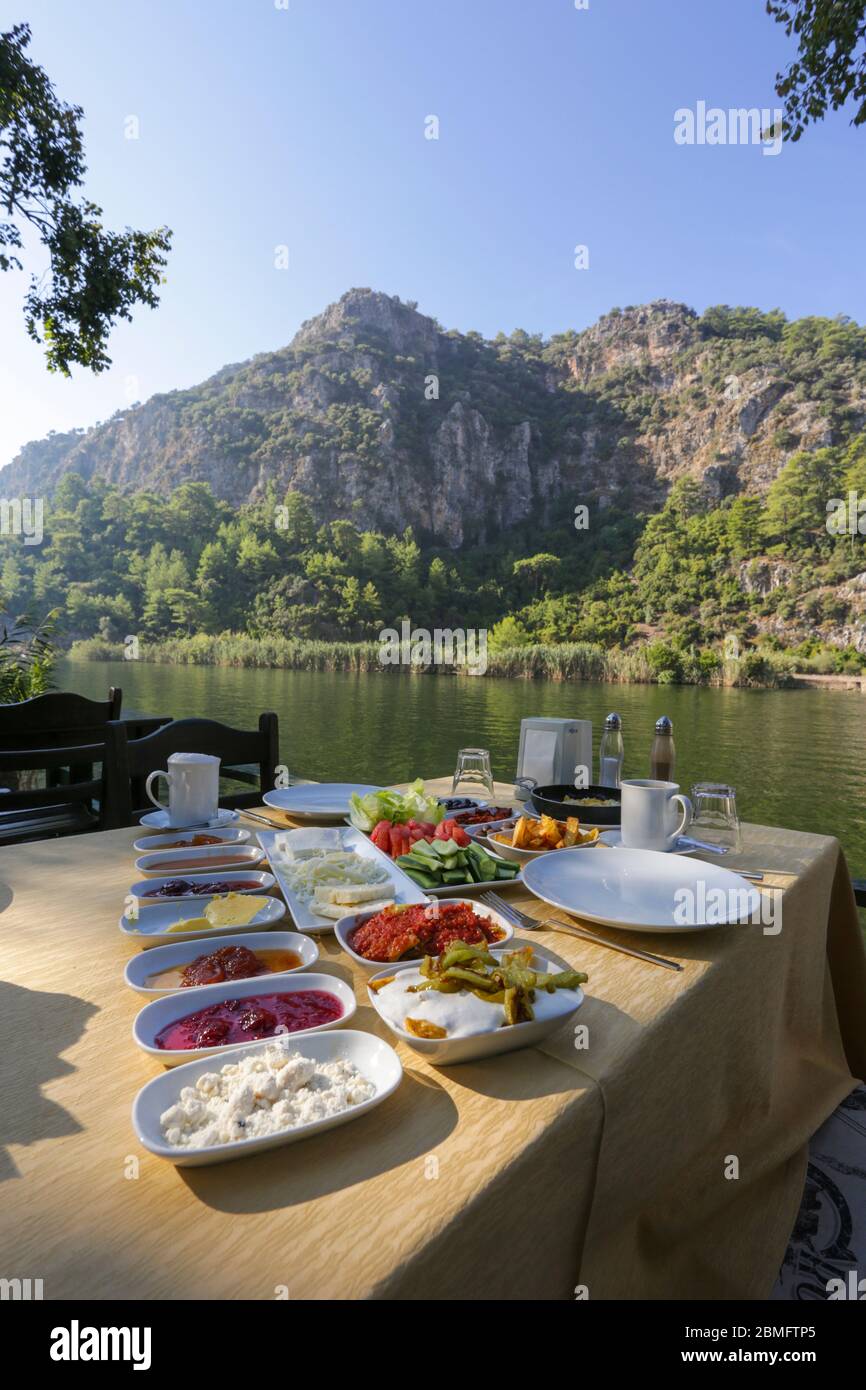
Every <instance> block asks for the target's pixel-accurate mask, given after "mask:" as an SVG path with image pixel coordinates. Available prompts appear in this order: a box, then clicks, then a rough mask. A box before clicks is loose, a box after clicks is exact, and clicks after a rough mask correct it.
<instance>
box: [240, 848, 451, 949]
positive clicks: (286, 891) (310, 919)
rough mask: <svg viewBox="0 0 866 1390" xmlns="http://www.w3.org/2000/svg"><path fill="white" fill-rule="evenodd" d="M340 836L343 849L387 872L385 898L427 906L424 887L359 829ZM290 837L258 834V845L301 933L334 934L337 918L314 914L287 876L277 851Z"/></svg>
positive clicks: (383, 885)
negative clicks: (370, 861)
mask: <svg viewBox="0 0 866 1390" xmlns="http://www.w3.org/2000/svg"><path fill="white" fill-rule="evenodd" d="M298 833H299V834H300V833H301V832H300V831H299V832H298ZM303 834H305V835H307V834H309V831H307V830H305V831H303ZM339 834H340V840H341V844H342V847H343V849H351V850H354V851H355V853H356V854H359V855H361V856H362V857H363V858H365V859H374V860H375V861H376V862H377V863H379V864H381V865H382V867H383V868H384V869H387V871H388V878H389V880H390V881H389V882H387V883H386V882H383V884H382V897H383V898H393V899H394V901H395V902H397V903H425V902H426V901H427V894H426V893H425V892H424V890H423V888H419V887H418V885H417V883H413V881H412V879H411V878H410V877H409V875H408V874H404V872H403V870H402V869H401V868H400V867H399V866H398V865H397V864H395V863H394V861H393V859H389V858H388V855H387V854H383V853H382V851H381V850H380V849H377V848H376V846H375V845H374V844H373V841H372V840H369V839H368V838H367V836H366V835H362V833H361V831H360V830H355V829H350V828H346V829H345V830H344V829H342V828H341V829H340V831H339ZM291 835H292V831H291V830H259V831H257V838H258V842H259V844H260V845H261V847H262V849H263V850H264V852H265V854H266V855H267V856H268V863H269V864H270V867H271V872H272V873H273V875H274V877H275V878H276V880H277V883H278V884H279V886H280V891H281V892H282V895H283V897H284V898H285V900H286V904H287V905H288V909H289V912H290V913H291V914H292V920H293V921H294V923H295V926H296V927H297V928H298V931H321V932H332V931H333V930H334V928H335V926H336V925H337V919H336V918H333V917H320V916H319V914H318V913H316V912H314V911H313V909H312V906H311V905H310V904H309V903H305V902H303V901H302V900H301V898H299V897H298V895H297V893H296V892H295V890H294V889H293V888H292V885H291V884H290V883H289V880H288V878H287V877H286V872H285V867H284V865H283V863H282V861H281V859H280V856H279V855H278V854H277V853H276V852H275V849H276V843H277V841H279V840H282V839H288V840H289V842H291ZM348 910H349V909H347V911H348Z"/></svg>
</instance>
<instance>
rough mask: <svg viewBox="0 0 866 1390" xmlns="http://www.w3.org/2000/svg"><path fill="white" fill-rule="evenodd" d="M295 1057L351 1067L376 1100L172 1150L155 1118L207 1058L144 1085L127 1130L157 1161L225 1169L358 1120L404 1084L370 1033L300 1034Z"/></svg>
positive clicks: (228, 1058)
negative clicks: (258, 1133)
mask: <svg viewBox="0 0 866 1390" xmlns="http://www.w3.org/2000/svg"><path fill="white" fill-rule="evenodd" d="M270 1041H271V1039H266V1040H264V1041H262V1042H258V1043H245V1044H243V1045H242V1046H241V1047H233V1048H228V1049H227V1050H226V1051H225V1052H223V1054H222V1056H221V1057H220V1058H219V1060H218V1064H217V1065H218V1066H225V1065H227V1064H228V1063H231V1062H237V1061H238V1060H239V1059H240V1058H241V1057H244V1056H248V1055H249V1054H250V1052H251V1051H252V1050H253V1049H254V1048H259V1049H262V1050H263V1049H264V1048H265V1047H267V1046H268V1044H269V1042H270ZM298 1051H299V1052H300V1053H302V1054H303V1056H305V1057H311V1058H313V1059H314V1060H315V1061H317V1062H335V1061H337V1060H338V1059H339V1058H345V1059H346V1060H347V1061H349V1062H352V1063H354V1065H355V1066H356V1067H357V1068H358V1070H359V1071H360V1072H361V1073H362V1075H363V1076H365V1077H366V1078H367V1080H368V1081H371V1082H372V1083H373V1085H375V1087H376V1094H375V1095H374V1096H371V1097H370V1099H369V1100H364V1101H361V1102H360V1104H359V1105H353V1106H352V1107H351V1109H349V1110H343V1111H341V1113H340V1114H339V1115H332V1116H329V1117H328V1118H327V1119H324V1120H314V1121H313V1122H312V1123H311V1124H306V1125H298V1126H297V1127H296V1128H295V1129H284V1130H280V1131H279V1132H278V1133H276V1134H268V1135H265V1136H263V1137H262V1138H257V1139H236V1140H234V1141H233V1142H231V1143H228V1144H213V1145H211V1146H209V1147H207V1148H176V1147H175V1146H174V1145H171V1144H167V1143H166V1141H165V1139H164V1137H163V1135H162V1131H161V1128H160V1123H159V1120H160V1116H161V1115H163V1114H164V1113H165V1111H166V1110H168V1108H169V1106H171V1105H173V1104H174V1103H175V1101H176V1100H177V1098H178V1096H179V1095H180V1092H181V1090H182V1088H183V1087H184V1086H194V1085H195V1083H196V1081H197V1080H198V1078H199V1077H200V1076H202V1075H203V1074H204V1073H205V1072H208V1071H213V1070H214V1068H215V1063H214V1061H213V1060H212V1059H211V1058H209V1057H208V1058H204V1059H202V1060H200V1061H197V1062H186V1063H184V1064H183V1065H182V1066H179V1067H174V1068H172V1070H171V1071H166V1072H162V1073H161V1075H159V1076H155V1077H154V1078H153V1080H152V1081H148V1083H147V1085H146V1086H143V1087H142V1089H141V1090H140V1091H139V1093H138V1095H137V1096H136V1098H135V1101H134V1102H133V1106H132V1127H133V1129H134V1130H135V1133H136V1135H137V1137H138V1140H139V1142H140V1143H141V1144H143V1145H144V1147H145V1148H146V1149H148V1150H149V1151H150V1152H151V1153H152V1154H156V1156H157V1157H158V1158H164V1159H166V1160H167V1161H168V1162H169V1163H174V1164H177V1165H178V1166H179V1167H186V1168H192V1167H200V1166H202V1165H204V1164H206V1163H225V1162H227V1161H228V1160H230V1159H235V1158H246V1157H247V1156H249V1155H251V1154H255V1153H261V1152H262V1151H263V1150H265V1149H276V1148H279V1147H281V1146H282V1145H283V1144H293V1143H294V1142H295V1141H296V1140H297V1139H308V1138H310V1137H311V1136H312V1135H315V1134H321V1133H323V1132H324V1131H325V1130H327V1129H334V1128H336V1126H337V1125H342V1124H346V1123H347V1122H348V1121H349V1120H355V1119H358V1118H359V1117H360V1116H361V1115H365V1114H366V1113H367V1111H368V1110H373V1109H374V1108H375V1107H376V1106H377V1105H381V1104H382V1101H383V1100H387V1098H388V1096H390V1095H391V1094H392V1093H393V1092H394V1091H396V1089H397V1087H398V1086H399V1085H400V1082H401V1080H402V1078H403V1067H402V1064H401V1062H400V1058H399V1057H398V1056H397V1053H396V1052H395V1051H394V1049H393V1047H391V1045H390V1044H389V1043H387V1042H385V1041H384V1039H383V1038H377V1037H376V1036H375V1035H374V1034H372V1033H360V1032H357V1031H355V1030H354V1029H351V1028H347V1029H344V1030H343V1031H341V1032H338V1033H304V1034H300V1035H299V1037H298Z"/></svg>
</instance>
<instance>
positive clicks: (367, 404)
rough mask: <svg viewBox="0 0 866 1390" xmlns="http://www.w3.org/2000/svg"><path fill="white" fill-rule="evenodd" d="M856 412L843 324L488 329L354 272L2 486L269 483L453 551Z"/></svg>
mask: <svg viewBox="0 0 866 1390" xmlns="http://www.w3.org/2000/svg"><path fill="white" fill-rule="evenodd" d="M864 423H866V334H864V333H863V331H862V330H861V329H859V328H858V327H857V326H856V325H853V324H850V323H849V322H847V321H846V320H843V319H840V320H834V321H827V320H801V321H799V322H796V323H787V322H786V321H785V319H784V316H782V315H781V314H778V313H771V314H762V313H760V312H759V311H757V310H749V309H744V310H727V309H720V310H710V311H709V312H708V313H707V314H705V315H703V316H702V317H699V316H698V315H697V314H696V313H695V312H694V311H693V310H691V309H689V308H688V307H686V306H685V305H682V304H675V303H672V302H670V301H667V300H659V301H656V302H655V303H652V304H648V305H644V306H642V307H638V308H627V309H625V310H622V311H620V310H614V311H613V312H612V313H610V314H608V315H606V316H605V317H603V318H602V319H600V320H599V322H598V323H596V324H595V325H594V326H593V327H591V328H589V329H587V330H585V331H584V332H581V333H577V332H565V333H562V334H559V335H556V336H555V337H553V338H551V339H550V340H547V341H544V340H542V339H541V338H539V337H537V336H533V335H530V334H526V333H522V332H520V331H518V332H516V333H514V334H512V335H511V336H510V337H508V338H506V337H505V336H504V335H502V334H500V335H499V336H498V337H497V338H496V339H495V340H493V341H488V340H485V339H483V338H481V337H480V335H478V334H475V333H458V332H456V331H453V330H452V331H446V330H444V329H443V328H442V327H441V326H440V325H439V324H438V323H437V322H436V320H435V319H433V318H430V317H428V316H426V315H424V314H421V313H419V312H418V310H417V308H416V306H415V305H413V304H407V303H403V302H401V301H400V300H399V299H398V298H396V297H392V296H389V295H386V294H381V293H377V292H374V291H372V290H367V289H354V290H350V291H349V292H348V293H347V294H345V295H343V297H342V298H341V299H340V300H339V302H338V303H336V304H332V305H331V306H330V307H329V308H327V309H326V310H325V311H324V313H322V314H321V315H319V316H318V317H317V318H314V319H312V320H310V321H308V322H307V323H304V324H303V325H302V327H301V328H300V330H299V331H298V333H297V334H296V335H295V337H294V339H293V340H292V342H291V343H290V344H289V346H288V347H286V348H283V349H280V350H279V351H277V352H272V353H264V354H262V355H260V356H257V357H255V358H253V359H252V360H251V361H249V362H246V363H242V364H239V365H234V366H229V367H225V368H223V369H222V370H221V371H220V372H218V373H217V374H216V375H215V376H213V377H211V378H210V380H208V381H206V382H204V383H203V384H202V385H201V386H198V387H194V388H192V389H191V390H187V391H173V392H169V393H167V394H163V395H157V396H154V397H153V398H151V399H150V400H148V401H147V402H145V403H144V404H141V405H136V406H133V407H131V408H129V409H127V410H122V411H119V412H118V413H117V414H116V415H115V416H113V417H112V418H111V419H109V420H107V421H105V422H104V423H103V424H100V425H99V426H97V427H95V428H92V429H89V430H87V431H84V432H78V431H73V432H71V433H68V434H53V435H51V436H50V437H49V438H47V439H45V440H41V441H38V442H34V443H31V444H28V445H26V446H25V447H24V448H23V449H22V450H21V452H20V453H19V455H18V456H17V458H15V459H14V460H13V462H12V463H10V464H9V465H8V466H7V467H6V468H4V469H3V470H0V494H2V495H4V496H7V497H8V496H16V495H50V494H51V492H52V491H53V489H54V488H55V487H56V485H57V483H58V481H59V479H60V478H61V477H63V475H64V474H66V473H69V472H76V473H78V474H80V475H82V476H83V477H84V478H85V479H96V478H102V479H105V480H107V481H109V482H113V483H115V484H117V485H118V486H120V487H121V488H123V489H127V490H133V491H138V490H149V491H156V492H160V493H168V492H170V491H171V490H172V489H173V488H174V487H176V486H177V485H178V484H179V483H181V482H184V481H188V480H206V481H208V482H209V483H210V485H211V487H212V489H213V491H214V492H215V494H216V495H217V496H218V497H220V498H223V499H225V500H227V501H228V502H230V503H232V504H240V503H243V502H245V501H250V500H253V501H254V500H256V499H257V498H260V497H261V496H262V495H263V493H264V491H265V489H266V487H267V486H268V485H269V484H274V485H275V486H276V488H277V491H278V492H279V493H280V494H281V495H282V494H283V493H284V492H285V491H286V490H287V489H294V490H298V491H300V492H302V493H304V494H305V495H306V497H307V498H308V499H309V501H310V503H311V506H312V509H313V512H314V514H315V516H316V517H317V519H318V520H320V521H327V520H332V519H334V518H337V517H349V518H351V519H352V520H353V521H355V522H356V523H357V524H358V526H359V527H363V528H372V529H375V530H379V531H382V532H384V533H386V534H388V533H401V532H402V531H403V530H404V529H405V528H406V527H408V526H411V527H412V528H413V529H414V531H415V534H416V535H417V536H418V537H419V538H420V539H421V540H422V542H424V541H426V542H427V543H428V544H434V545H438V546H447V547H450V548H453V549H456V548H459V547H463V546H466V545H471V544H478V543H489V542H492V541H495V540H496V539H497V538H498V537H500V536H502V535H503V533H507V532H508V530H509V528H512V527H514V526H516V525H518V524H524V523H527V522H538V524H540V525H548V524H552V523H555V522H556V521H557V520H561V519H562V517H563V515H565V514H566V513H572V512H573V509H574V506H575V505H576V504H577V503H579V502H584V503H586V504H587V505H589V506H590V507H592V506H593V505H597V506H598V507H602V508H604V507H608V506H611V505H612V504H614V505H619V506H622V507H624V508H625V509H627V510H629V511H635V510H640V511H644V512H646V511H656V510H658V509H660V508H661V507H662V505H663V503H664V500H665V497H666V496H667V494H668V492H669V489H670V487H671V485H672V484H673V483H674V482H675V481H676V480H677V479H679V478H681V477H684V476H690V477H694V478H695V479H697V480H699V482H700V483H701V486H702V488H703V491H704V494H705V496H706V500H707V505H708V506H712V505H714V504H716V503H718V502H719V500H720V499H722V498H724V497H727V496H730V495H732V494H738V493H741V492H743V491H746V492H749V493H757V494H759V495H760V494H763V493H765V492H766V490H767V489H768V487H769V486H770V484H771V483H772V481H773V479H774V478H775V477H776V476H777V475H778V473H779V471H780V469H781V468H782V467H783V466H784V464H785V463H786V461H787V460H788V459H789V458H791V456H792V455H793V454H795V453H796V452H797V451H798V450H803V449H805V450H817V449H820V448H822V447H825V446H828V445H833V444H838V443H840V442H842V441H843V440H844V439H845V438H847V437H849V436H850V435H851V434H852V433H856V432H857V431H858V430H862V429H863V427H864Z"/></svg>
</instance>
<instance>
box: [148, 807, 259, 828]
mask: <svg viewBox="0 0 866 1390" xmlns="http://www.w3.org/2000/svg"><path fill="white" fill-rule="evenodd" d="M237 818H238V812H237V811H230V810H229V809H228V808H227V807H225V806H221V807H220V809H219V811H218V812H217V814H216V815H215V816H214V817H213V819H212V820H203V821H198V822H197V823H196V824H195V825H172V823H171V821H170V820H169V814H168V811H148V812H147V813H146V814H145V815H143V816H142V817H141V822H140V824H141V825H145V826H147V828H148V829H149V830H218V829H220V827H221V826H224V825H231V823H232V821H236V820H237Z"/></svg>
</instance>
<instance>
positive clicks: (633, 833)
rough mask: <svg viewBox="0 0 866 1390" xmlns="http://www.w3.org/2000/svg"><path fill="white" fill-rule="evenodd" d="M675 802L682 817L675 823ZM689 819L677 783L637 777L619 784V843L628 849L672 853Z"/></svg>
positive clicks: (688, 806) (685, 799) (686, 801)
mask: <svg viewBox="0 0 866 1390" xmlns="http://www.w3.org/2000/svg"><path fill="white" fill-rule="evenodd" d="M677 803H678V804H679V805H680V806H681V807H682V817H681V818H680V821H679V824H677ZM691 818H692V803H691V802H690V801H689V798H688V797H687V796H682V795H681V794H680V788H679V783H678V782H654V781H652V779H651V778H637V779H631V780H629V781H624V782H623V783H622V843H623V845H624V846H625V847H626V848H627V849H658V850H672V849H673V848H674V847H675V845H676V842H677V840H678V839H679V837H680V835H682V833H683V831H684V830H685V828H686V826H687V825H688V824H689V822H690V821H691Z"/></svg>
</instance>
